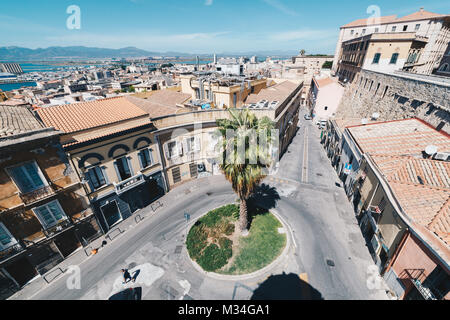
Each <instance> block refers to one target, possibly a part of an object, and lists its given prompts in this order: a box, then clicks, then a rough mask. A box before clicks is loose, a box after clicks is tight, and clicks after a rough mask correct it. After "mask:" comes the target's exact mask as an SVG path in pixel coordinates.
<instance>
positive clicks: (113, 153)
mask: <svg viewBox="0 0 450 320" xmlns="http://www.w3.org/2000/svg"><path fill="white" fill-rule="evenodd" d="M120 149H122V150H123V152H120V153H119V152H117V153H116V151H117V150H120ZM129 151H130V148H128V146H126V145H124V144H117V145H115V146H114V147H112V148H111V149H110V150H109V152H108V157H109V158H115V157H120V156H124V155H125V154H127V153H128V152H129Z"/></svg>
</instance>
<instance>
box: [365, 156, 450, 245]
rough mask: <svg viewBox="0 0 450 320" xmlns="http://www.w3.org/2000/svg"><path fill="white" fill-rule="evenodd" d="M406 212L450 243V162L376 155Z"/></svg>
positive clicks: (377, 163) (381, 168)
mask: <svg viewBox="0 0 450 320" xmlns="http://www.w3.org/2000/svg"><path fill="white" fill-rule="evenodd" d="M372 159H373V160H374V162H375V163H376V165H377V166H378V168H379V169H380V171H381V173H382V174H383V175H384V176H385V177H386V180H387V181H388V183H389V185H390V186H391V188H392V191H393V193H394V194H395V197H396V199H397V200H398V202H399V204H400V206H401V207H402V209H403V211H404V212H405V214H407V215H408V216H409V217H410V218H411V219H413V220H414V222H416V223H417V224H420V225H422V226H423V227H425V228H427V229H428V230H430V231H431V232H433V233H435V234H436V235H437V236H438V237H439V238H440V239H442V240H443V241H444V242H446V243H447V245H448V244H450V163H449V162H443V161H437V160H428V159H416V158H413V157H408V156H389V155H379V156H373V157H372Z"/></svg>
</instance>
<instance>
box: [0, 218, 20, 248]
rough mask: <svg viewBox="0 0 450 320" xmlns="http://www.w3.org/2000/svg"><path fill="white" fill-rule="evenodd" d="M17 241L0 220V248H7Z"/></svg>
mask: <svg viewBox="0 0 450 320" xmlns="http://www.w3.org/2000/svg"><path fill="white" fill-rule="evenodd" d="M16 243H17V241H16V239H14V237H13V236H12V235H11V233H9V231H8V229H6V227H5V226H4V225H3V223H1V222H0V250H4V249H8V248H9V247H11V246H13V245H15V244H16Z"/></svg>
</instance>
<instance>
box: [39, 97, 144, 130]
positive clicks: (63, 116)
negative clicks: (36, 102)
mask: <svg viewBox="0 0 450 320" xmlns="http://www.w3.org/2000/svg"><path fill="white" fill-rule="evenodd" d="M37 112H38V114H39V116H40V117H41V119H42V121H43V122H44V123H45V125H47V126H49V127H55V128H56V129H57V130H61V131H63V132H65V133H72V132H77V131H82V130H86V129H92V128H96V127H100V126H104V125H110V124H114V123H117V122H121V121H124V120H130V119H134V118H138V117H142V116H146V115H147V113H146V112H144V111H143V110H141V109H140V108H139V107H137V106H136V105H134V104H133V103H131V102H130V101H128V100H127V99H126V98H125V97H115V98H109V99H103V100H96V101H92V102H83V103H75V104H68V105H62V106H55V107H47V108H41V109H39V110H37Z"/></svg>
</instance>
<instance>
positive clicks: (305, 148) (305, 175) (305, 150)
mask: <svg viewBox="0 0 450 320" xmlns="http://www.w3.org/2000/svg"><path fill="white" fill-rule="evenodd" d="M302 182H303V183H308V127H305V141H304V144H303V164H302Z"/></svg>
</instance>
